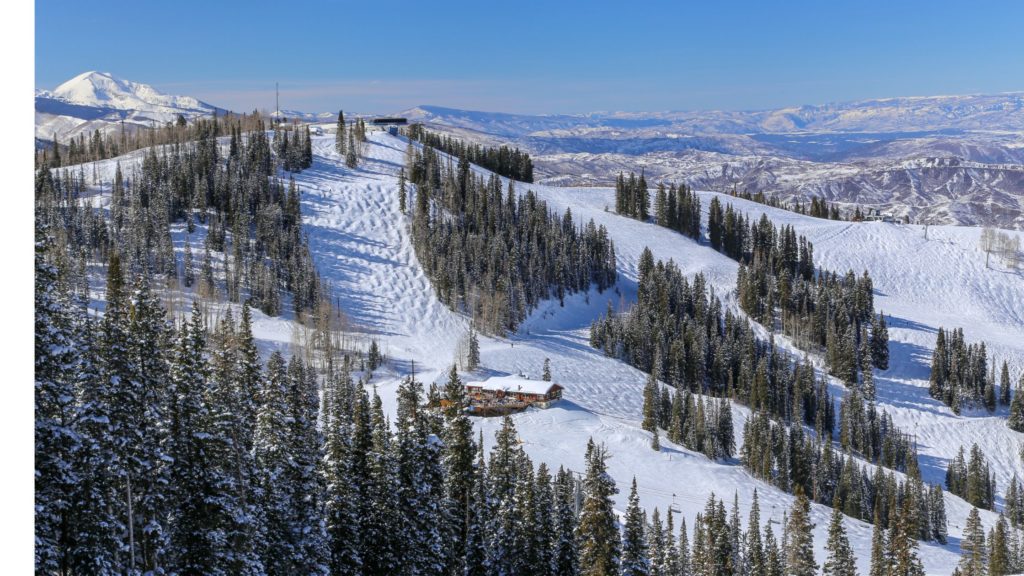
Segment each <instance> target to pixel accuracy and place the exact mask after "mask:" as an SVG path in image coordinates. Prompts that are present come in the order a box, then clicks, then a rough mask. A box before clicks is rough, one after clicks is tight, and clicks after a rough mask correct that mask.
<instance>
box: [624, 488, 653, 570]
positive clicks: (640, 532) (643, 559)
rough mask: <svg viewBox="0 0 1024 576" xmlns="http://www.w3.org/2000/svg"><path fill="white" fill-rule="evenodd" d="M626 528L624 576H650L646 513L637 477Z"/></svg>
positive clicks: (632, 491)
mask: <svg viewBox="0 0 1024 576" xmlns="http://www.w3.org/2000/svg"><path fill="white" fill-rule="evenodd" d="M625 521H626V523H625V526H624V527H623V533H622V564H621V570H622V571H621V574H622V576H649V574H650V573H651V561H650V558H648V557H647V537H646V535H645V534H644V524H645V520H644V513H643V511H642V510H641V509H640V497H639V496H638V495H637V492H636V477H634V478H633V485H632V487H631V488H630V492H629V505H628V506H627V507H626V518H625Z"/></svg>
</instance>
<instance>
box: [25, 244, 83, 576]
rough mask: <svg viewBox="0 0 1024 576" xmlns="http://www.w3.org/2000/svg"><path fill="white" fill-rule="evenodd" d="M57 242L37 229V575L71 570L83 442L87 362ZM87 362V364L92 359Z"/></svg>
mask: <svg viewBox="0 0 1024 576" xmlns="http://www.w3.org/2000/svg"><path fill="white" fill-rule="evenodd" d="M52 246H53V240H52V238H50V237H47V236H46V231H45V230H43V229H40V228H37V229H36V246H35V567H36V573H37V574H57V573H62V572H66V571H67V570H68V556H69V554H70V550H69V542H70V541H71V540H72V538H74V536H75V532H76V527H75V526H74V525H73V524H72V523H71V521H70V518H71V516H72V514H71V508H70V507H71V506H72V504H73V493H74V490H75V489H76V486H78V485H79V482H80V480H79V471H78V470H77V469H76V467H75V461H74V457H75V454H76V453H77V451H78V449H79V445H80V443H81V439H80V437H79V436H78V435H77V433H76V431H75V428H76V421H77V411H78V407H77V406H76V405H75V376H76V373H77V371H76V366H75V365H76V364H77V363H78V362H81V361H83V359H82V358H81V357H80V356H79V354H80V352H77V350H78V349H79V348H78V346H77V342H76V340H75V334H74V313H73V311H72V308H71V307H70V306H68V305H67V294H66V293H64V291H63V288H62V287H60V286H58V284H57V270H56V268H55V267H54V266H52V265H50V264H49V263H47V261H46V256H47V253H48V252H49V251H50V250H51V249H52ZM84 361H86V362H88V361H90V360H89V359H85V360H84Z"/></svg>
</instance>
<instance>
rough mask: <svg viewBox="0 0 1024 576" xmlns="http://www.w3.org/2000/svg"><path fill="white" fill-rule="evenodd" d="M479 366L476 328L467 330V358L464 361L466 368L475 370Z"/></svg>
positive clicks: (478, 342) (478, 344)
mask: <svg viewBox="0 0 1024 576" xmlns="http://www.w3.org/2000/svg"><path fill="white" fill-rule="evenodd" d="M479 367H480V341H479V340H478V339H477V337H476V330H473V329H472V328H470V330H469V358H468V360H467V362H466V369H467V370H476V369H477V368H479Z"/></svg>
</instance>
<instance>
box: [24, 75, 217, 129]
mask: <svg viewBox="0 0 1024 576" xmlns="http://www.w3.org/2000/svg"><path fill="white" fill-rule="evenodd" d="M215 112H217V113H223V112H224V110H223V109H221V108H217V107H216V106H213V105H210V104H207V103H205V102H202V101H201V100H198V99H196V98H193V97H191V96H175V95H170V94H164V93H163V92H160V91H159V90H157V89H156V88H153V87H152V86H149V85H148V84H141V83H138V82H132V81H130V80H123V79H120V78H117V77H115V76H114V75H112V74H110V73H108V72H94V71H90V72H85V73H82V74H79V75H78V76H75V77H74V78H72V79H70V80H68V81H67V82H64V83H63V84H61V85H60V86H58V87H57V88H55V89H54V90H53V91H48V90H37V91H36V138H38V139H42V140H53V138H54V137H55V136H56V137H57V138H58V139H59V140H66V139H67V138H68V137H70V136H77V135H78V134H80V133H82V132H92V131H93V130H100V131H106V130H111V129H115V128H117V129H119V128H120V126H121V123H122V122H123V123H124V125H125V126H126V128H128V129H136V128H138V127H148V126H152V125H153V124H154V123H155V124H163V123H166V122H173V121H174V120H176V119H177V118H178V116H179V115H181V116H184V117H185V118H187V119H192V118H196V117H199V116H207V115H210V114H213V113H215Z"/></svg>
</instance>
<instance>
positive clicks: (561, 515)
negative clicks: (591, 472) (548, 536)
mask: <svg viewBox="0 0 1024 576" xmlns="http://www.w3.org/2000/svg"><path fill="white" fill-rule="evenodd" d="M577 488H578V487H577V482H576V479H575V478H573V476H572V472H571V471H569V470H565V469H563V468H561V467H559V469H558V474H557V476H556V477H555V537H554V543H553V547H554V549H553V556H554V558H553V561H554V568H553V571H552V574H554V575H555V576H575V575H576V574H577V573H578V570H579V557H578V555H577V550H576V537H575V532H576V508H575V507H576V495H577Z"/></svg>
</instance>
